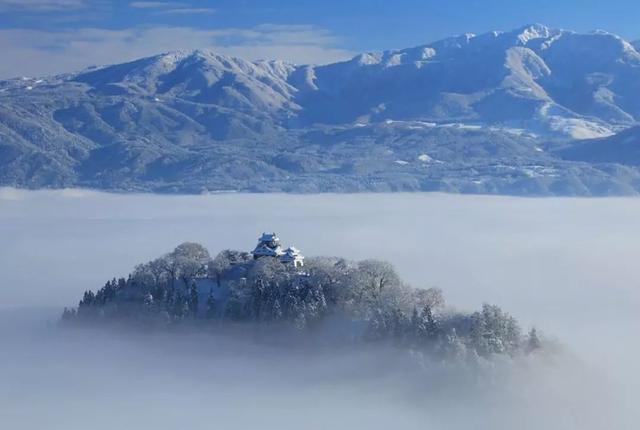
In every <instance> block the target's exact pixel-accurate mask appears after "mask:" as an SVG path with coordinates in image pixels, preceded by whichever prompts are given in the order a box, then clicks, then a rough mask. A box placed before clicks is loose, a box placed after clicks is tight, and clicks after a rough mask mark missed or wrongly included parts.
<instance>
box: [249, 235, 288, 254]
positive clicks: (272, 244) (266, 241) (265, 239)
mask: <svg viewBox="0 0 640 430" xmlns="http://www.w3.org/2000/svg"><path fill="white" fill-rule="evenodd" d="M252 254H253V258H255V259H258V258H260V257H280V256H282V255H283V254H284V251H282V247H281V246H280V239H279V238H278V236H276V234H275V233H262V236H261V237H260V238H259V239H258V244H257V245H256V247H255V249H254V250H253V252H252Z"/></svg>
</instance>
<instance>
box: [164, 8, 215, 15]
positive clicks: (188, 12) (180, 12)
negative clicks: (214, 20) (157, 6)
mask: <svg viewBox="0 0 640 430" xmlns="http://www.w3.org/2000/svg"><path fill="white" fill-rule="evenodd" d="M160 13H163V14H170V15H197V14H205V15H211V14H213V13H216V10H215V9H211V8H206V7H181V8H176V9H167V10H164V11H162V12H160Z"/></svg>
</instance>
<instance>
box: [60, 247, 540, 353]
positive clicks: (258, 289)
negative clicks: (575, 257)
mask: <svg viewBox="0 0 640 430" xmlns="http://www.w3.org/2000/svg"><path fill="white" fill-rule="evenodd" d="M254 254H255V252H254ZM283 261H284V260H283ZM283 261H281V260H280V259H277V258H272V257H260V258H255V259H254V258H253V257H252V256H251V254H249V253H246V252H238V251H224V252H222V253H220V254H219V255H218V256H217V257H216V258H214V259H211V258H210V257H209V253H208V251H207V250H206V249H205V248H204V247H202V246H201V245H198V244H195V243H184V244H182V245H180V246H178V247H177V248H176V249H175V250H174V251H173V252H171V253H169V254H166V255H164V256H162V257H160V258H158V259H156V260H153V261H150V262H148V263H145V264H141V265H139V266H138V267H137V268H136V269H135V271H134V272H133V273H132V274H131V275H130V276H129V277H128V279H124V278H121V279H119V280H116V279H114V280H113V281H108V282H107V283H106V284H105V286H104V287H102V288H101V289H99V290H98V291H97V292H96V293H93V292H92V291H90V290H88V291H86V292H85V293H84V296H83V298H82V300H81V301H80V303H79V305H78V307H77V309H76V308H72V309H65V312H64V314H63V320H62V321H63V322H64V323H65V324H69V325H76V326H77V325H79V326H81V327H86V326H95V325H102V326H104V325H125V326H127V327H131V326H134V327H147V328H148V327H155V328H164V329H166V328H169V327H194V326H195V327H207V328H209V329H215V330H224V329H228V328H229V327H232V328H238V327H243V328H245V329H250V330H258V331H265V330H268V331H270V332H273V331H277V332H279V333H281V334H291V333H292V332H293V333H296V332H297V333H299V334H303V335H304V336H303V338H312V339H318V338H320V339H323V340H327V339H330V340H332V341H337V342H349V343H352V342H391V343H393V344H396V345H398V346H401V347H406V348H417V349H420V350H424V351H427V352H430V353H432V354H436V355H438V356H443V357H457V358H463V357H467V358H470V357H474V356H475V357H477V356H478V355H480V356H485V357H489V356H491V355H494V354H504V355H516V354H521V353H525V352H530V351H531V350H533V349H537V348H539V347H540V346H541V344H540V340H539V339H538V337H537V334H536V332H535V329H534V330H532V331H531V332H530V333H529V334H528V335H527V336H523V335H522V333H521V329H520V327H519V325H518V323H517V321H516V320H515V319H514V318H513V317H511V316H510V315H508V314H507V313H505V312H503V311H502V310H501V309H500V308H498V307H497V306H490V305H484V306H483V308H482V310H481V311H479V312H475V313H472V314H467V313H461V312H458V311H454V310H452V309H450V308H448V307H446V306H445V303H444V299H443V297H442V293H441V292H440V291H439V290H437V289H428V290H423V289H414V288H412V287H410V286H409V285H407V284H406V283H404V282H403V281H402V280H401V279H400V277H399V276H398V274H397V273H396V272H395V270H394V269H393V267H392V266H391V265H390V264H388V263H385V262H381V261H375V260H365V261H360V262H349V261H346V260H344V259H340V258H312V259H307V262H306V263H305V264H304V266H295V265H293V264H291V263H285V262H283ZM245 332H246V330H245Z"/></svg>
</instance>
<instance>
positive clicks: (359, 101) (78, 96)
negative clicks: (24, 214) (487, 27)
mask: <svg viewBox="0 0 640 430" xmlns="http://www.w3.org/2000/svg"><path fill="white" fill-rule="evenodd" d="M636 46H637V45H636ZM0 102H1V103H0V166H2V170H3V173H1V174H0V183H2V184H4V185H13V186H23V187H36V188H37V187H51V186H53V187H59V186H89V187H97V188H106V189H117V190H143V191H168V192H200V191H202V190H211V189H215V190H219V189H230V190H231V189H233V190H240V191H274V190H275V191H303V192H308V191H363V190H368V191H381V190H432V189H435V190H445V191H454V192H488V193H515V194H536V195H537V194H540V195H548V194H558V193H560V194H565V193H566V194H590V193H592V191H593V188H594V185H593V184H592V183H593V182H594V181H595V182H596V183H599V184H600V183H601V182H604V183H606V184H607V185H602V187H601V186H600V185H598V186H597V187H596V188H598V189H601V188H603V189H611V190H613V191H612V192H613V193H624V194H627V193H631V192H633V193H635V190H636V186H635V185H633V184H635V182H634V181H635V177H636V176H637V172H636V170H635V166H629V165H628V164H627V165H626V167H625V169H623V174H621V173H615V174H614V175H612V173H611V169H608V168H604V167H603V166H601V165H600V164H597V165H594V163H592V162H586V161H579V162H578V161H576V160H570V159H566V158H563V157H559V158H557V157H558V154H560V152H557V151H555V150H554V148H559V147H564V146H566V145H567V144H568V145H572V144H574V143H573V142H574V141H576V142H577V141H579V140H581V139H585V138H606V137H609V136H612V135H614V134H615V133H617V132H622V131H624V130H625V129H627V128H629V127H633V126H636V125H637V124H638V120H639V119H640V54H639V53H638V52H637V50H636V48H635V47H634V45H633V44H632V43H629V42H627V41H625V40H624V39H622V38H620V37H619V36H616V35H614V34H611V33H607V32H604V31H595V32H592V33H576V32H572V31H568V30H557V29H552V28H549V27H546V26H544V25H541V24H533V25H528V26H524V27H521V28H519V29H516V30H513V31H507V32H489V33H484V34H481V35H473V34H470V33H469V34H464V35H461V36H455V37H451V38H447V39H443V40H440V41H436V42H433V43H429V44H424V45H419V46H416V47H413V48H406V49H400V50H387V51H381V52H376V53H363V54H359V55H357V56H354V57H353V58H352V59H350V60H346V61H342V62H338V63H333V64H327V65H320V66H314V65H295V64H292V63H287V62H284V61H279V60H259V61H248V60H244V59H241V58H236V57H231V56H226V55H220V54H217V53H215V52H211V51H207V50H190V51H175V52H169V53H164V54H159V55H156V56H151V57H146V58H142V59H139V60H135V61H131V62H127V63H122V64H116V65H110V66H101V67H94V68H89V69H86V70H83V71H80V72H75V73H68V74H63V75H57V76H53V77H48V78H38V79H30V78H19V79H12V80H6V81H0ZM399 142H401V144H402V145H401V147H398V144H399ZM474 142H475V143H474ZM479 142H481V148H482V149H480V150H478V149H479V148H478V147H476V148H473V147H472V145H474V144H475V145H478V144H479ZM358 145H359V146H358ZM505 148H509V149H508V151H505ZM545 148H546V149H548V150H549V151H547V150H546V149H545ZM469 153H471V154H474V156H473V157H472V158H471V159H469V158H468V157H467V155H466V154H469ZM496 154H502V156H501V158H499V159H498V158H495V155H496ZM422 155H425V156H426V157H423V159H427V158H428V159H432V160H438V161H440V165H436V164H434V163H424V162H419V163H418V162H416V161H415V160H419V157H422ZM303 159H306V160H307V163H304V162H303V161H302V160H303ZM410 160H414V161H410ZM413 163H417V164H415V165H414V164H413ZM427 165H428V166H429V167H428V168H427V167H426V166H427ZM496 165H505V166H510V167H511V169H512V170H514V171H515V172H517V174H515V177H514V176H513V175H507V176H506V177H505V175H504V174H501V173H496V172H495V171H494V170H495V166H496ZM443 166H446V168H445V167H443ZM523 166H537V167H536V169H538V170H542V171H544V170H545V169H547V170H548V171H554V172H556V173H553V175H556V176H549V175H545V174H538V173H536V174H535V175H534V177H530V176H531V174H530V168H528V167H523ZM460 169H468V170H470V172H471V173H468V172H466V171H465V172H464V173H461V171H460ZM527 169H529V170H527ZM549 169H551V170H549ZM594 169H595V171H596V173H594ZM498 170H499V169H498ZM438 172H439V173H438ZM478 172H484V173H482V174H479V173H478ZM527 172H529V173H527ZM557 172H564V173H563V174H557ZM565 175H566V177H564V176H565ZM589 175H591V176H589ZM558 177H562V178H563V179H562V180H560V179H557V178H558ZM559 181H560V182H563V181H564V182H565V183H558V182H559ZM567 183H572V184H577V183H579V184H580V185H567ZM567 187H568V188H567ZM558 190H566V191H558ZM595 193H596V194H600V193H601V192H600V191H595Z"/></svg>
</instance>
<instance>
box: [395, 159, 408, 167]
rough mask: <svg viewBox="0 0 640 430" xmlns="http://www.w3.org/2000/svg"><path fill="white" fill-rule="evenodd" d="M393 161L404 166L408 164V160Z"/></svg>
mask: <svg viewBox="0 0 640 430" xmlns="http://www.w3.org/2000/svg"><path fill="white" fill-rule="evenodd" d="M395 163H396V164H399V165H401V166H406V165H407V164H409V162H408V161H404V160H396V161H395Z"/></svg>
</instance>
